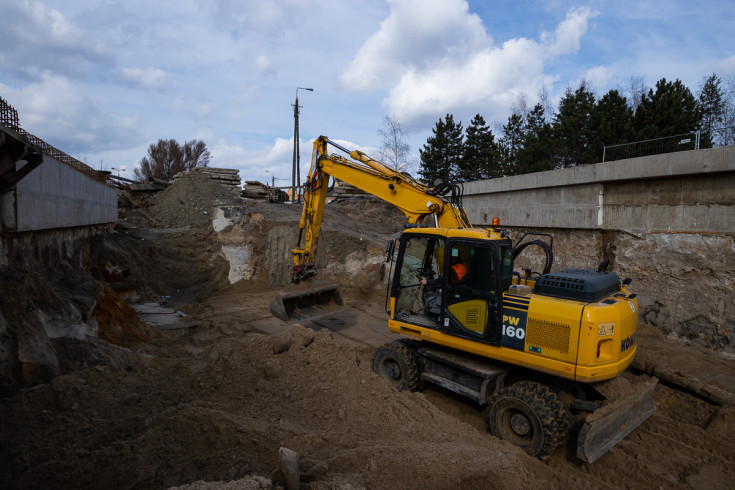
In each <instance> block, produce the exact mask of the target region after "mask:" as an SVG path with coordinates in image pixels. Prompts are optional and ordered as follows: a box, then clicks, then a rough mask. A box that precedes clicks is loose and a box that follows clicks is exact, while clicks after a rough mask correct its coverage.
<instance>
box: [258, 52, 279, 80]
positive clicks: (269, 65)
mask: <svg viewBox="0 0 735 490" xmlns="http://www.w3.org/2000/svg"><path fill="white" fill-rule="evenodd" d="M255 67H256V68H257V69H258V71H259V72H260V73H261V74H263V75H268V76H275V75H276V69H275V68H274V66H273V61H272V60H271V59H270V58H269V57H268V56H266V55H264V54H261V55H259V56H258V57H257V58H255Z"/></svg>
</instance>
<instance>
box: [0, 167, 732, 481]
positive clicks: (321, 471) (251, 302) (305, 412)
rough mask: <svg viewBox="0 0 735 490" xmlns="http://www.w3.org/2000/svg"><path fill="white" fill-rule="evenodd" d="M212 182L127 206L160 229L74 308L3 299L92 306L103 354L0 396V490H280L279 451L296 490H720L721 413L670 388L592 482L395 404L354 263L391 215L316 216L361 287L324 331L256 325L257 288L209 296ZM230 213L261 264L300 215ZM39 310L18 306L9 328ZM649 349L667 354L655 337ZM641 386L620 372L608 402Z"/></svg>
mask: <svg viewBox="0 0 735 490" xmlns="http://www.w3.org/2000/svg"><path fill="white" fill-rule="evenodd" d="M198 177H199V176H195V178H198ZM202 182H204V181H202ZM210 183H211V182H210ZM210 183H203V184H202V183H201V182H200V184H201V185H200V184H196V182H195V180H190V179H182V180H181V181H180V184H179V183H178V181H177V183H176V184H175V185H174V186H172V187H171V188H170V189H168V190H167V191H164V192H165V193H166V194H163V193H162V194H161V195H160V196H159V197H158V198H156V199H155V200H150V202H153V204H152V205H151V206H150V207H142V208H141V212H142V213H145V214H146V215H148V216H150V217H152V219H153V218H155V220H156V222H157V223H159V225H160V224H166V225H167V226H170V228H160V227H159V228H151V227H135V226H134V225H131V224H130V223H128V224H127V225H125V226H119V227H118V228H117V230H115V231H114V232H111V233H109V234H103V235H100V236H99V237H98V238H97V239H96V240H95V241H94V243H93V244H92V248H93V252H92V253H91V254H90V257H89V259H88V260H87V261H86V262H84V264H86V268H82V269H80V270H79V271H78V272H77V276H79V277H81V276H83V274H86V275H87V278H88V282H90V283H91V284H96V286H95V287H89V288H87V289H88V290H89V291H90V293H84V292H83V291H81V290H79V289H78V288H77V290H75V291H72V292H74V294H71V293H70V291H71V289H72V285H71V284H66V283H64V282H63V281H61V280H60V279H59V280H57V281H55V282H54V283H53V284H47V283H45V282H44V283H42V282H40V281H39V280H37V282H33V283H27V280H26V282H22V281H21V282H19V284H25V285H24V286H23V287H24V289H23V291H24V294H26V295H27V296H29V297H31V296H32V295H33V294H35V293H34V290H35V289H36V288H34V287H33V286H34V284H43V285H44V290H40V289H39V290H38V291H37V292H40V293H41V294H44V296H45V298H47V299H46V303H48V302H53V300H54V298H55V297H57V296H53V295H50V294H48V292H49V291H50V290H53V289H54V288H56V290H59V289H64V288H67V290H66V296H64V295H62V294H58V293H57V294H58V297H70V296H71V297H74V298H77V299H76V300H75V301H76V302H77V303H83V302H82V301H81V300H79V298H78V297H79V296H80V295H82V294H87V295H90V294H91V299H88V302H87V305H88V306H87V310H88V311H92V310H93V308H92V306H94V305H96V307H97V309H96V310H95V311H96V313H95V314H94V315H93V316H95V317H96V318H97V320H96V321H99V327H100V332H101V335H100V336H101V337H104V338H105V339H107V340H109V342H107V341H104V340H100V339H99V338H97V337H94V336H87V337H84V336H82V338H76V339H73V338H68V337H61V338H57V339H54V340H53V343H52V345H53V350H55V352H56V353H57V355H58V356H59V365H58V374H59V375H57V376H55V377H54V378H53V379H51V380H49V382H47V383H42V384H38V385H37V386H32V387H27V388H24V389H21V390H20V391H19V392H18V393H16V394H14V395H13V396H9V397H5V398H0V414H2V415H0V416H1V417H2V420H1V424H0V426H1V427H2V431H1V432H0V484H1V485H2V486H3V488H29V487H34V488H38V487H42V488H44V487H53V488H80V487H81V488H92V487H94V488H100V487H101V488H130V487H136V488H169V487H175V486H184V487H185V488H278V487H285V486H286V485H287V483H288V481H289V480H288V479H289V474H288V473H287V472H286V471H284V470H283V469H282V467H283V465H282V460H281V458H280V457H279V452H282V448H285V449H289V450H292V451H295V452H296V453H297V454H298V458H299V460H298V466H299V472H300V473H301V486H302V488H311V489H334V488H344V489H348V488H349V489H355V488H442V489H451V488H489V487H493V488H518V487H542V488H581V487H583V488H692V487H694V488H702V487H713V488H726V487H729V486H730V484H731V481H732V480H733V478H735V442H734V441H735V437H733V436H735V411H734V410H733V409H732V407H730V406H726V405H717V404H714V403H712V402H710V401H707V400H706V399H704V398H702V397H699V396H693V395H692V394H691V393H689V392H687V391H682V390H679V389H677V388H676V387H674V386H667V385H662V384H660V385H659V386H658V388H657V390H656V395H655V398H656V404H657V407H658V411H657V413H656V414H655V415H654V416H653V417H651V418H650V419H649V420H647V421H646V422H645V423H644V424H643V425H642V426H641V427H639V428H638V429H636V430H635V431H634V432H633V433H632V434H630V435H629V436H628V437H626V438H625V439H624V440H623V441H621V442H620V443H619V444H618V445H617V446H615V447H614V448H613V449H612V450H610V452H608V453H607V454H605V455H604V456H602V457H601V458H600V459H599V460H598V461H597V462H595V463H594V464H584V463H581V462H580V461H579V460H577V459H576V457H575V453H576V448H575V447H574V441H573V439H570V443H569V446H568V447H566V448H562V449H561V450H559V451H557V453H555V454H554V455H553V456H551V457H550V458H548V459H547V460H545V461H540V460H538V459H536V458H532V457H530V456H528V455H526V454H525V453H523V452H522V451H521V450H519V449H518V448H516V447H515V446H512V445H511V444H508V443H506V442H504V441H500V440H498V439H496V438H494V437H492V436H491V435H489V434H488V433H487V431H486V428H485V421H484V411H483V409H482V408H481V407H478V406H477V405H476V404H475V403H473V402H470V401H467V400H465V399H463V398H460V397H457V396H455V395H453V394H451V393H449V392H446V391H443V390H441V389H439V388H435V387H426V388H425V389H424V390H423V391H421V392H416V393H407V392H396V391H395V390H393V389H392V388H391V387H390V386H389V385H388V384H387V383H386V382H385V381H384V380H383V379H381V378H380V377H378V376H377V375H376V374H374V373H373V372H372V369H371V365H372V357H373V353H374V352H375V349H376V347H377V346H379V345H380V344H382V343H384V342H387V341H390V340H392V339H393V338H395V336H394V335H393V334H391V333H390V332H389V331H388V329H387V315H386V314H385V311H384V307H385V306H384V300H385V290H384V289H383V288H384V284H381V283H380V280H379V278H377V275H375V274H374V271H375V267H374V266H373V265H374V264H367V263H366V261H370V260H373V257H374V256H376V254H377V256H380V255H381V254H382V249H383V247H384V244H385V241H386V237H389V236H390V235H391V234H393V233H395V232H397V231H399V230H400V229H401V223H402V221H403V219H402V217H401V215H400V213H398V212H396V211H395V210H394V209H392V208H388V207H387V205H385V204H384V203H379V202H376V201H373V200H357V199H355V200H350V201H345V202H342V203H339V202H338V203H332V204H330V205H329V206H327V212H326V213H325V226H324V234H323V236H322V242H321V243H320V246H321V247H323V249H324V257H323V259H324V260H326V261H327V262H335V261H336V262H337V263H338V265H335V266H334V271H333V272H334V274H335V275H340V274H342V275H344V276H347V275H349V274H352V275H353V277H354V276H355V275H357V277H358V278H362V279H357V280H355V281H353V282H354V284H353V286H355V287H351V288H345V290H344V295H345V298H346V303H347V305H348V307H347V308H346V309H345V310H344V311H343V312H342V313H340V314H339V315H335V316H334V317H330V318H326V319H322V320H319V321H314V322H310V323H308V324H305V325H288V324H286V323H284V322H282V321H280V320H278V319H276V318H274V317H273V316H272V315H271V314H270V311H269V309H268V303H269V302H270V300H271V299H272V298H273V297H274V296H275V294H276V293H277V290H276V289H272V288H271V287H270V285H269V282H268V281H269V275H270V274H269V272H268V271H264V272H262V273H260V272H259V273H257V274H254V275H253V279H252V280H247V281H246V280H242V281H239V282H236V283H235V284H231V285H228V284H227V280H226V276H227V267H228V266H227V263H226V260H225V259H224V257H223V255H222V253H221V246H222V243H223V242H222V240H223V238H222V237H221V236H218V234H217V233H215V232H214V231H213V230H212V227H211V221H208V222H207V223H204V220H203V219H201V217H206V216H209V213H210V212H209V211H207V209H206V206H205V205H204V204H201V203H202V202H204V201H206V200H207V199H208V198H207V197H206V196H207V195H208V193H209V192H210V190H208V189H209V184H210ZM179 185H180V186H181V188H178V187H179ZM189 185H193V187H191V188H187V187H186V186H189ZM214 185H218V184H214ZM182 189H183V190H182ZM219 192H220V191H219V190H217V191H216V192H214V193H213V194H212V196H211V204H212V205H213V206H216V205H219V204H221V203H222V201H220V200H221V199H224V197H223V196H224V194H223V195H220V194H219ZM224 192H225V194H226V193H227V192H228V191H224ZM174 196H178V197H174ZM185 197H190V198H191V200H186V199H185ZM176 199H178V200H179V201H178V202H179V204H178V205H177V204H176V202H177V201H176ZM181 200H184V203H183V204H182V203H181V202H180V201H181ZM202 200H204V201H202ZM154 201H155V202H154ZM179 205H180V206H183V207H185V208H186V209H184V210H178V207H179ZM171 207H173V208H176V209H174V210H173V211H172V210H171V209H170V208H171ZM167 208H168V210H166V209H167ZM202 208H204V209H202ZM179 211H181V212H180V213H179ZM198 211H201V213H199V212H198ZM205 211H206V212H208V214H207V215H205V214H203V213H204V212H205ZM141 215H142V214H141ZM241 215H242V219H240V220H239V221H237V223H236V225H233V226H232V228H231V229H229V231H227V235H225V239H226V240H228V241H231V240H234V234H241V235H242V236H243V237H246V238H247V239H248V240H252V243H254V244H256V245H258V246H257V247H253V248H252V250H254V251H256V252H255V253H257V254H260V255H257V260H259V261H261V262H266V263H270V262H269V261H271V260H274V261H275V260H279V257H274V258H266V257H265V255H264V254H265V253H266V252H265V251H264V250H266V251H267V249H268V248H269V246H268V243H270V242H268V239H272V238H273V236H272V235H273V229H275V228H276V227H278V226H280V227H284V228H288V229H291V228H295V227H296V224H297V222H298V218H299V215H300V209H299V208H298V207H297V206H291V205H284V204H257V203H244V204H243V208H242V210H241ZM189 220H191V221H189ZM269 227H271V228H269ZM231 234H232V235H231ZM248 237H249V238H248ZM268 237H270V238H268ZM228 243H229V242H228ZM248 243H250V242H248ZM271 248H272V247H271ZM376 250H377V251H376ZM356 251H359V252H360V253H356ZM320 253H322V250H321V249H320ZM280 259H281V260H282V258H280ZM351 261H353V262H354V263H353V262H351ZM361 261H362V262H361ZM81 263H82V262H81V261H80V264H81ZM328 265H329V264H328ZM360 266H361V267H360ZM325 269H327V270H326V271H325V274H328V273H329V269H328V268H327V267H325ZM77 276H75V277H77ZM3 277H4V278H5V277H6V276H3ZM8 277H10V276H8ZM13 277H15V276H13ZM13 277H11V278H13ZM19 277H20V276H18V277H15V279H18V278H19ZM34 277H35V276H34ZM366 278H367V279H366ZM18 280H19V281H20V279H18ZM91 292H93V293H94V294H92V293H91ZM167 293H171V294H167ZM164 297H165V300H166V301H161V300H162V298H164ZM120 298H125V299H127V303H126V302H124V301H120ZM150 300H154V301H161V303H166V304H168V305H169V306H171V307H172V308H171V310H170V311H169V313H173V312H174V309H173V307H176V311H180V312H181V314H182V315H185V317H182V318H183V320H185V321H182V323H181V326H180V327H178V328H177V327H176V324H175V323H174V324H173V326H172V325H171V324H167V325H166V326H163V325H158V324H153V323H151V324H149V325H146V324H141V323H140V319H139V318H138V317H137V316H134V315H135V313H134V310H132V309H131V308H129V304H128V303H135V302H143V301H150ZM46 303H44V302H42V301H36V302H33V301H31V299H29V298H26V300H25V301H24V302H23V303H22V304H19V305H18V308H17V312H16V313H17V314H16V315H15V316H14V317H13V318H14V319H20V318H21V317H22V313H23V312H22V311H21V310H23V309H24V308H25V309H27V308H30V307H32V306H34V305H45V304H46ZM47 309H49V308H47ZM6 311H7V310H6V309H5V307H3V313H6ZM0 320H2V317H0ZM2 325H3V323H2V321H0V326H2ZM306 327H308V328H306ZM3 332H4V331H0V333H3ZM650 341H651V342H654V341H656V342H658V344H657V346H658V347H660V348H661V349H662V350H660V351H658V350H657V351H656V352H658V353H659V354H658V355H660V356H665V355H666V354H665V347H661V346H664V345H665V344H664V342H663V339H651V340H650ZM641 348H645V346H642V347H641ZM718 366H720V367H719V369H720V370H722V371H727V369H728V367H727V365H724V366H723V365H721V364H718ZM679 368H680V369H686V366H684V365H680V366H679ZM731 374H735V369H732V371H731ZM648 378H649V377H648V376H647V375H646V374H643V373H627V374H626V378H625V380H626V381H621V384H620V386H619V387H618V388H620V389H624V388H625V386H626V385H627V384H636V383H641V382H646V381H647V380H648ZM207 482H208V483H207Z"/></svg>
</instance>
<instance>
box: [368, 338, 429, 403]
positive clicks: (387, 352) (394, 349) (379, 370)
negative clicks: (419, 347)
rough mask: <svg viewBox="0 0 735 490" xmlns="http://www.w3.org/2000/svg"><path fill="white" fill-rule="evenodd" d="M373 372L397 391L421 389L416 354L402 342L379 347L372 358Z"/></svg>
mask: <svg viewBox="0 0 735 490" xmlns="http://www.w3.org/2000/svg"><path fill="white" fill-rule="evenodd" d="M373 371H374V372H375V373H376V374H379V375H381V376H382V377H383V378H385V379H386V380H387V381H388V382H389V383H390V384H391V385H393V386H394V387H395V389H396V390H398V391H403V390H407V391H417V390H418V389H419V388H420V387H421V372H420V370H419V363H418V360H417V358H416V354H415V353H414V351H413V349H411V347H410V346H409V345H407V344H405V343H403V342H400V341H395V342H389V343H387V344H383V345H381V346H380V348H379V349H378V351H377V352H376V353H375V357H373Z"/></svg>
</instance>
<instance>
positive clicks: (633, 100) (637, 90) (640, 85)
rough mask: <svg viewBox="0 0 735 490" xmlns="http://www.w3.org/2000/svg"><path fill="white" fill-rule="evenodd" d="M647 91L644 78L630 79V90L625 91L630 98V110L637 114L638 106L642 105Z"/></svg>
mask: <svg viewBox="0 0 735 490" xmlns="http://www.w3.org/2000/svg"><path fill="white" fill-rule="evenodd" d="M646 90H647V89H646V83H645V81H644V78H643V77H630V80H629V82H628V88H626V89H625V92H626V93H627V94H628V96H629V97H630V98H629V99H628V104H629V105H630V108H631V109H633V112H635V110H636V109H637V108H638V105H640V103H641V100H642V99H643V95H644V94H645V93H646Z"/></svg>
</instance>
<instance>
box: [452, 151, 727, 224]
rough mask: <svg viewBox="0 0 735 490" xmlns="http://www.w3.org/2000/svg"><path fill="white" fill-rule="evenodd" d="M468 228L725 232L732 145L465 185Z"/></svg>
mask: <svg viewBox="0 0 735 490" xmlns="http://www.w3.org/2000/svg"><path fill="white" fill-rule="evenodd" d="M464 191H465V197H464V204H465V208H466V209H467V212H468V214H469V217H470V220H471V221H472V222H473V223H474V224H478V225H482V224H489V223H490V222H491V220H492V218H493V217H496V216H497V217H499V218H500V222H501V223H504V224H507V225H511V226H531V227H544V228H547V227H550V228H571V229H586V230H591V229H599V230H620V231H629V232H631V233H646V232H684V233H691V232H704V233H732V232H733V230H735V146H727V147H721V148H713V149H709V150H696V151H686V152H679V153H669V154H665V155H655V156H651V157H642V158H634V159H630V160H621V161H616V162H607V163H599V164H596V165H585V166H583V167H574V168H568V169H561V170H553V171H548V172H538V173H534V174H527V175H518V176H514V177H504V178H501V179H491V180H483V181H477V182H470V183H467V184H465V187H464Z"/></svg>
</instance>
